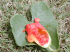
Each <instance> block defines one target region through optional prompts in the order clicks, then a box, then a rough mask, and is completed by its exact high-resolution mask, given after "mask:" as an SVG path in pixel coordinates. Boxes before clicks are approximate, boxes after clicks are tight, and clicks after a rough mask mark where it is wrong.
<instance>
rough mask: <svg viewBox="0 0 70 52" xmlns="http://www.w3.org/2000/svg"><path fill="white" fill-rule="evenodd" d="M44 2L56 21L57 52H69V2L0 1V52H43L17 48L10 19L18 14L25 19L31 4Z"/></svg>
mask: <svg viewBox="0 0 70 52" xmlns="http://www.w3.org/2000/svg"><path fill="white" fill-rule="evenodd" d="M39 1H44V2H46V4H47V5H48V6H49V7H50V8H51V11H52V12H53V14H54V17H55V18H56V20H57V21H58V24H59V25H58V35H59V41H60V49H59V52H70V1H69V0H0V52H25V51H28V52H32V51H33V52H44V51H42V50H40V49H39V48H38V47H37V46H35V47H33V46H30V47H29V46H26V47H18V46H17V45H16V44H15V42H14V38H13V36H12V33H11V28H10V23H9V21H10V18H11V17H12V16H13V15H14V14H16V13H18V14H23V15H24V16H25V17H26V12H27V10H28V7H29V6H31V4H32V3H35V2H39Z"/></svg>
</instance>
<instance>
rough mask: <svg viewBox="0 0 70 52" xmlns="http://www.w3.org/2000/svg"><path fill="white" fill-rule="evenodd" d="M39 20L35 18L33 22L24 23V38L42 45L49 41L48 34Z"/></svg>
mask: <svg viewBox="0 0 70 52" xmlns="http://www.w3.org/2000/svg"><path fill="white" fill-rule="evenodd" d="M36 20H37V21H36ZM39 21H40V19H38V18H36V19H35V23H31V24H27V25H26V28H25V31H26V32H27V36H26V38H27V40H28V41H29V42H36V43H37V44H39V45H41V46H43V45H45V44H47V43H48V42H49V34H48V32H47V30H46V29H45V28H44V27H43V26H42V25H41V24H40V23H39Z"/></svg>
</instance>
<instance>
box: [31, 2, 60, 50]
mask: <svg viewBox="0 0 70 52" xmlns="http://www.w3.org/2000/svg"><path fill="white" fill-rule="evenodd" d="M31 14H32V21H34V19H35V18H40V23H41V24H42V25H43V26H44V27H45V28H46V29H47V31H48V32H49V34H50V36H51V46H50V49H51V50H58V48H59V40H58V34H57V25H58V23H57V21H56V20H55V18H54V16H53V14H52V12H51V10H50V9H49V7H48V6H47V5H46V4H45V3H44V2H42V1H41V2H38V3H34V4H33V5H32V6H31Z"/></svg>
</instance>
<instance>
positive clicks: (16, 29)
mask: <svg viewBox="0 0 70 52" xmlns="http://www.w3.org/2000/svg"><path fill="white" fill-rule="evenodd" d="M28 23H29V21H27V19H26V18H25V17H24V16H23V15H21V14H16V15H15V16H13V17H12V18H11V20H10V24H11V27H12V32H13V35H14V38H15V41H16V44H17V45H18V46H25V45H34V44H33V43H29V42H28V41H27V39H26V33H25V32H23V30H25V26H26V24H28Z"/></svg>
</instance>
